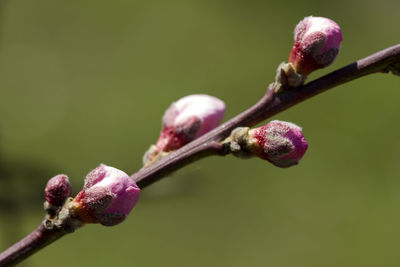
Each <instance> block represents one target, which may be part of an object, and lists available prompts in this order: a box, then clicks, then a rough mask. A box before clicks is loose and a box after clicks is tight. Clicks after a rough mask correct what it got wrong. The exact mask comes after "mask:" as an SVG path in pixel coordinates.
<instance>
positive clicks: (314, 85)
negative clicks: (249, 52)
mask: <svg viewBox="0 0 400 267" xmlns="http://www.w3.org/2000/svg"><path fill="white" fill-rule="evenodd" d="M399 65H400V44H398V45H395V46H392V47H389V48H386V49H384V50H381V51H379V52H377V53H375V54H372V55H370V56H368V57H365V58H363V59H360V60H358V61H356V62H354V63H352V64H350V65H347V66H345V67H343V68H341V69H338V70H336V71H333V72H331V73H329V74H327V75H325V76H323V77H321V78H319V79H316V80H314V81H312V82H309V83H307V84H305V85H303V86H300V87H297V88H295V89H291V90H288V91H286V92H284V93H281V94H278V95H275V94H274V92H273V86H272V85H270V86H269V87H268V89H267V92H266V94H265V95H264V96H263V98H262V99H261V100H260V101H258V102H257V103H256V104H255V105H254V106H252V107H251V108H249V109H248V110H246V111H244V112H243V113H241V114H239V115H237V116H236V117H234V118H232V119H230V120H229V121H227V122H225V123H224V124H222V125H221V126H219V127H217V128H216V129H214V130H213V131H211V132H209V133H207V134H205V135H204V136H202V137H200V138H198V139H196V140H194V141H192V142H191V143H189V144H187V145H186V146H183V147H182V148H180V149H178V150H177V151H175V152H173V153H171V154H170V155H168V156H167V157H165V158H164V159H162V160H160V161H158V162H156V163H154V164H153V165H150V166H149V167H146V168H143V169H141V170H139V171H138V172H137V173H134V174H132V176H131V177H132V179H134V180H135V181H136V183H137V184H138V186H139V187H140V188H144V187H146V186H148V185H150V184H152V183H154V182H156V181H157V180H159V179H161V178H162V177H164V176H165V175H167V174H169V173H171V172H173V171H175V170H177V169H179V168H181V167H183V166H185V165H186V164H188V163H190V162H192V161H195V160H198V159H200V158H202V157H205V156H208V155H213V154H214V155H218V154H221V153H223V151H221V148H219V147H218V146H216V144H218V142H220V141H221V140H223V139H224V138H226V137H227V136H228V135H229V134H230V132H231V131H232V130H233V129H235V128H236V127H241V126H248V127H249V126H253V125H255V124H257V123H259V122H261V121H263V120H266V119H268V118H270V117H272V116H273V115H275V114H277V113H279V112H281V111H283V110H285V109H288V108H289V107H291V106H293V105H295V104H298V103H300V102H302V101H304V100H306V99H308V98H311V97H313V96H315V95H317V94H320V93H322V92H325V91H326V90H328V89H330V88H333V87H335V86H338V85H341V84H344V83H347V82H350V81H352V80H355V79H357V78H360V77H362V76H365V75H368V74H372V73H376V72H388V71H392V72H393V73H395V74H398V72H399Z"/></svg>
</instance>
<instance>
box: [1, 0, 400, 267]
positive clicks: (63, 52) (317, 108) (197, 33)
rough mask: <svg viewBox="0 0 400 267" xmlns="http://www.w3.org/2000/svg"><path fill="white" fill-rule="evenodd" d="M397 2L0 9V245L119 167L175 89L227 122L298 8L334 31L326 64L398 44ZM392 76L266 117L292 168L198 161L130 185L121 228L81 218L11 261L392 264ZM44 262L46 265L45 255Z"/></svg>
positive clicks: (23, 4) (396, 150)
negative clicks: (63, 180)
mask: <svg viewBox="0 0 400 267" xmlns="http://www.w3.org/2000/svg"><path fill="white" fill-rule="evenodd" d="M399 10H400V2H399V1H398V0H388V1H375V0H362V1H361V0H355V1H348V0H338V1H330V2H326V1H307V2H306V1H297V2H283V1H281V2H278V1H233V0H230V1H225V0H212V1H210V0H202V1H193V0H185V1H183V0H170V1H160V0H159V1H157V0H147V1H123V0H116V1H100V0H96V1H94V0H92V1H87V0H83V1H74V0H73V1H54V0H36V1H27V0H12V1H11V0H2V1H1V2H0V218H1V219H0V250H3V249H5V248H7V247H8V246H9V245H11V244H12V243H14V242H15V241H17V240H19V239H20V238H21V237H23V236H24V235H26V234H27V233H29V232H30V231H31V230H32V229H34V228H35V227H36V226H37V225H38V223H39V222H40V221H41V220H42V218H43V211H42V202H43V198H44V197H43V188H44V185H45V184H46V182H47V180H48V179H49V178H50V177H52V176H54V175H56V174H58V173H66V174H68V175H69V177H70V180H71V181H72V184H73V190H74V193H77V192H78V191H79V190H80V188H81V187H82V184H83V178H84V177H85V175H86V173H87V172H89V171H90V170H91V169H93V168H95V167H96V166H97V165H98V164H99V163H105V164H108V165H111V166H115V167H117V168H120V169H122V170H124V171H126V172H127V173H133V172H135V171H136V170H138V169H139V168H140V167H141V157H142V155H143V153H144V151H145V150H146V149H147V148H148V146H149V145H150V144H151V143H154V142H155V140H156V139H157V137H158V134H159V131H160V126H161V125H160V124H161V123H160V122H161V116H162V114H163V112H164V110H165V109H166V108H167V107H168V106H169V104H170V103H171V102H172V101H174V100H177V99H179V98H180V97H182V96H185V95H188V94H193V93H206V94H211V95H214V96H217V97H219V98H221V99H223V100H224V101H225V102H226V104H227V112H226V116H225V118H230V117H232V116H234V115H235V114H237V113H239V112H241V111H243V110H244V109H246V108H247V107H249V106H250V105H252V104H253V103H255V102H256V101H257V100H258V99H259V98H260V97H261V96H262V94H263V93H264V91H265V88H266V86H267V85H268V83H270V82H271V81H272V80H273V78H274V73H275V69H276V67H277V65H278V64H279V63H280V62H281V61H284V60H287V57H288V55H289V51H290V49H291V46H292V43H293V36H292V35H293V33H292V32H293V29H294V26H295V25H296V23H297V22H298V21H299V20H300V19H302V18H303V17H305V16H308V15H316V16H326V17H329V18H332V19H334V20H335V21H336V22H338V24H339V25H340V26H341V27H342V30H343V35H344V42H343V45H342V51H341V53H340V55H339V57H338V59H337V60H336V61H335V63H334V64H333V65H332V66H331V67H329V68H327V69H326V70H321V71H317V72H316V73H314V74H312V75H311V77H310V80H311V79H314V78H316V77H319V76H321V75H323V74H325V73H327V72H329V71H331V70H333V69H335V68H338V67H341V66H344V65H346V64H348V63H351V62H352V61H354V60H355V59H358V58H361V57H364V56H366V55H368V54H371V53H373V52H375V51H377V50H380V49H382V48H385V47H388V46H391V45H394V44H396V43H397V42H398V41H399V26H398V15H399ZM399 89H400V79H399V78H398V77H394V76H393V75H387V74H376V75H372V76H368V77H365V78H362V79H359V80H356V81H353V82H351V83H348V84H346V85H342V86H340V87H338V88H335V89H333V90H331V91H329V92H326V93H324V94H323V95H320V96H317V97H315V98H313V99H310V100H308V101H306V102H304V103H302V104H300V105H298V106H296V107H293V108H291V109H290V110H287V111H285V112H283V113H281V114H279V116H276V117H274V119H282V120H288V121H293V122H295V123H297V124H299V125H301V126H302V127H303V128H304V133H305V135H306V138H307V140H308V142H309V144H310V147H309V150H308V152H307V154H306V155H305V157H304V159H303V160H302V162H301V164H300V165H299V166H296V167H293V168H290V169H279V168H276V167H274V166H272V165H270V164H268V163H266V162H264V161H261V160H258V159H252V160H240V159H237V158H233V157H231V156H227V157H224V158H219V157H211V158H207V159H204V160H201V161H199V162H196V163H195V164H192V165H191V166H188V167H185V168H184V169H182V170H180V171H178V172H176V173H174V174H173V175H171V176H170V177H168V178H167V179H163V180H162V181H161V182H159V183H157V184H155V185H153V186H151V187H149V188H147V189H145V190H144V191H143V192H142V197H141V200H140V202H139V205H138V206H137V207H136V208H135V209H134V212H133V213H132V214H131V215H130V216H129V218H128V219H127V220H126V221H125V222H124V223H123V224H121V225H119V226H116V227H112V228H105V227H102V226H99V225H89V226H86V227H84V228H82V229H80V230H78V231H77V232H76V233H74V234H71V235H69V236H66V237H64V238H62V239H61V240H59V241H57V242H56V243H54V244H53V245H51V246H49V247H48V248H46V249H44V250H42V251H40V252H39V253H37V254H35V255H34V256H32V257H31V258H29V259H28V260H26V261H25V262H24V263H23V264H21V266H31V267H39V266H40V267H46V266H55V265H56V266H60V267H61V266H110V265H112V266H273V267H289V266H290V267H291V266H300V267H301V266H304V267H314V266H315V267H320V266H329V267H330V266H349V267H350V266H351V267H355V266H363V267H367V266H399V265H400V254H399V252H398V249H399V247H400V227H399V225H400V179H399V178H400V177H399V176H400V175H399V171H400V165H399V154H400V140H399V131H400V125H399V118H400V106H399V101H398V99H399V97H400V90H399ZM54 264H55V265H54Z"/></svg>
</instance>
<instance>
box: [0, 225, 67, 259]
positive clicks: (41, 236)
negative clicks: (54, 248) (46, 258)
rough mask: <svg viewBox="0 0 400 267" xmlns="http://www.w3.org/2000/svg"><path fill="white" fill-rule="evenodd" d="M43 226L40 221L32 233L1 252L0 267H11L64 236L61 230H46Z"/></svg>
mask: <svg viewBox="0 0 400 267" xmlns="http://www.w3.org/2000/svg"><path fill="white" fill-rule="evenodd" d="M44 224H45V221H42V222H41V223H40V225H39V226H38V228H36V229H35V230H33V231H32V233H30V234H29V235H27V236H26V237H24V238H23V239H21V240H20V241H18V242H17V243H15V244H14V245H13V246H11V247H9V248H8V249H7V250H5V251H4V252H2V253H1V254H0V266H1V267H4V266H13V265H15V264H17V263H19V262H21V261H22V260H24V259H26V258H27V257H29V256H30V255H32V254H34V253H35V252H36V251H38V250H40V249H42V248H43V247H45V246H47V245H48V244H51V243H53V242H54V241H56V240H57V239H59V238H60V237H62V236H63V235H64V234H65V233H64V231H62V230H56V229H54V230H49V229H46V227H45V225H44Z"/></svg>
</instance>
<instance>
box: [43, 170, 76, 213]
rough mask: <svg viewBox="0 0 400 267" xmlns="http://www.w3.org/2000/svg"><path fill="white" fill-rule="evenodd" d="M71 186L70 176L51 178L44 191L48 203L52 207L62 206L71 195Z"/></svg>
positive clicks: (60, 175)
mask: <svg viewBox="0 0 400 267" xmlns="http://www.w3.org/2000/svg"><path fill="white" fill-rule="evenodd" d="M71 190H72V188H71V184H70V182H69V180H68V176H67V175H65V174H59V175H56V176H54V177H53V178H51V179H50V180H49V181H48V182H47V185H46V188H45V190H44V193H45V196H46V201H47V202H48V203H49V204H50V205H52V206H61V205H62V204H63V203H64V201H65V200H66V199H67V198H68V197H69V196H70V195H71Z"/></svg>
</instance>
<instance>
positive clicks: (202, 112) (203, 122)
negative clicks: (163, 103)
mask: <svg viewBox="0 0 400 267" xmlns="http://www.w3.org/2000/svg"><path fill="white" fill-rule="evenodd" d="M224 112H225V103H224V102H223V101H222V100H220V99H218V98H216V97H213V96H209V95H189V96H185V97H183V98H181V99H179V100H178V101H176V102H174V103H172V104H171V106H170V107H169V108H168V109H167V111H166V112H165V114H164V116H163V119H162V124H163V126H162V131H161V134H160V137H159V138H158V141H157V143H156V147H157V150H158V151H164V152H168V151H172V150H176V149H178V148H180V147H182V146H184V145H186V144H187V143H189V142H191V141H193V140H194V139H196V138H198V137H200V136H202V135H203V134H205V133H207V132H209V131H211V130H212V129H214V128H215V127H217V126H218V125H219V124H220V123H221V120H222V117H223V116H224Z"/></svg>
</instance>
